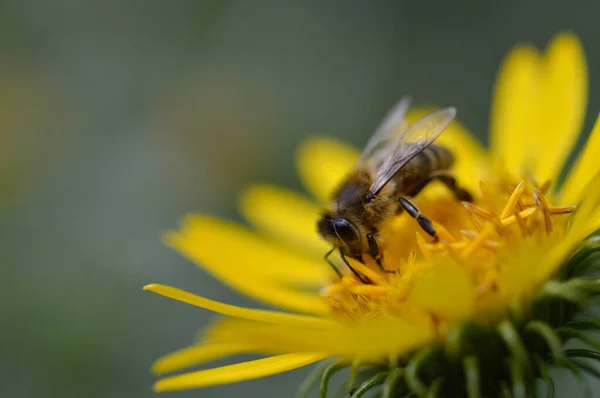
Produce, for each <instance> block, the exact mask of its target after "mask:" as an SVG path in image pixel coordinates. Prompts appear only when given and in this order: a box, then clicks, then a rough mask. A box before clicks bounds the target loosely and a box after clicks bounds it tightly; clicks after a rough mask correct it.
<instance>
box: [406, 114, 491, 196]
mask: <svg viewBox="0 0 600 398" xmlns="http://www.w3.org/2000/svg"><path fill="white" fill-rule="evenodd" d="M433 110H435V108H415V109H411V110H410V111H409V112H408V115H407V120H408V122H409V123H414V122H415V121H416V120H418V119H419V118H421V117H423V116H425V115H426V114H427V113H429V112H432V111H433ZM435 143H436V144H438V145H443V146H445V147H446V148H448V149H450V150H451V151H452V153H453V154H454V156H455V161H454V166H453V167H452V169H453V170H454V174H455V176H456V179H457V180H458V182H459V184H460V185H461V186H462V187H464V188H467V189H468V190H469V191H470V192H472V193H474V192H478V191H479V181H481V180H484V179H486V178H487V176H488V172H489V164H488V161H487V159H486V156H487V155H486V153H485V150H484V148H483V147H482V146H481V144H480V143H479V142H478V141H477V140H476V139H475V138H474V136H473V135H471V134H470V133H469V132H468V131H467V130H466V129H465V128H464V126H462V125H461V124H460V123H459V122H458V121H456V120H455V121H453V122H452V123H450V125H449V126H448V127H447V128H446V130H444V132H443V133H442V135H440V136H439V137H438V139H437V140H436V141H435Z"/></svg>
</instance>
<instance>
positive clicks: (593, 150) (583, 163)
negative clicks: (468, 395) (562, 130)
mask: <svg viewBox="0 0 600 398" xmlns="http://www.w3.org/2000/svg"><path fill="white" fill-rule="evenodd" d="M599 165H600V115H598V118H597V119H596V124H595V125H594V128H593V129H592V133H591V134H590V137H589V138H588V140H587V143H586V145H585V147H584V148H583V152H582V153H581V154H580V155H579V157H578V158H577V160H576V161H575V164H574V166H573V168H572V169H571V171H570V172H569V175H568V176H567V178H566V180H565V183H564V185H563V187H562V188H561V202H562V203H565V204H578V203H579V202H580V201H581V200H582V199H583V197H582V196H581V193H582V192H583V190H584V188H585V187H586V186H587V185H588V184H589V182H590V180H591V179H592V177H593V176H594V175H595V174H596V173H597V172H598V171H600V166H599Z"/></svg>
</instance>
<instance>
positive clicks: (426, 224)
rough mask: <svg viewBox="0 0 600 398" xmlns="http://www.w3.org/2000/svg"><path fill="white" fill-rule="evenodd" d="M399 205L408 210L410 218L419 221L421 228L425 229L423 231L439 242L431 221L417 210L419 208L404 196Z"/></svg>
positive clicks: (399, 200)
mask: <svg viewBox="0 0 600 398" xmlns="http://www.w3.org/2000/svg"><path fill="white" fill-rule="evenodd" d="M398 203H400V206H402V208H403V209H404V210H406V212H407V213H408V215H409V216H411V217H412V218H414V219H416V220H417V222H418V223H419V225H420V226H421V228H423V231H425V232H427V234H429V236H431V237H432V238H433V239H435V241H436V242H437V241H438V240H439V238H438V236H437V233H436V232H435V229H434V228H433V224H432V223H431V220H430V219H428V218H427V217H425V216H424V215H422V214H421V212H420V211H419V209H417V206H415V205H413V204H412V203H411V202H410V201H409V200H408V199H406V198H404V197H402V196H401V197H400V198H398Z"/></svg>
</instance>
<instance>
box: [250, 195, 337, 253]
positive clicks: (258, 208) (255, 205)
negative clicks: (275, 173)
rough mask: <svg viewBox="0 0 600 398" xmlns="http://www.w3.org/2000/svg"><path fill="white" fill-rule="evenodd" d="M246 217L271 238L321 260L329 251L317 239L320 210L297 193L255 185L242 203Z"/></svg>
mask: <svg viewBox="0 0 600 398" xmlns="http://www.w3.org/2000/svg"><path fill="white" fill-rule="evenodd" d="M240 207H241V210H242V213H243V214H244V216H245V217H246V218H247V219H248V220H250V221H251V222H252V223H253V224H255V225H256V226H257V227H259V228H260V229H262V230H264V231H265V232H267V233H268V234H270V235H272V236H274V237H277V238H278V239H283V240H284V241H285V242H287V243H290V244H292V245H295V246H297V247H299V248H301V249H303V250H306V249H309V250H311V251H313V252H315V253H317V254H318V255H319V256H321V257H322V256H323V254H324V253H325V252H326V251H327V250H328V246H327V244H325V242H324V241H323V240H322V239H321V238H320V237H319V236H318V233H317V227H316V224H317V220H318V218H319V212H320V210H321V209H320V208H319V207H317V206H316V205H315V204H314V203H312V202H310V201H309V200H308V199H306V198H304V197H302V196H300V195H298V194H297V193H295V192H292V191H288V190H284V189H282V188H277V187H275V186H271V185H253V186H252V187H250V188H249V189H247V190H246V191H245V192H244V193H243V195H242V197H241V200H240Z"/></svg>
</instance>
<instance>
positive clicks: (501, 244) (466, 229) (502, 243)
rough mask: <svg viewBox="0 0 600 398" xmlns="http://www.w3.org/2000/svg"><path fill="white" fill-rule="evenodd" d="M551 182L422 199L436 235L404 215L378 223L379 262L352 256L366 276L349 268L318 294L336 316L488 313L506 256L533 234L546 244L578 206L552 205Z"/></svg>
mask: <svg viewBox="0 0 600 398" xmlns="http://www.w3.org/2000/svg"><path fill="white" fill-rule="evenodd" d="M550 186H551V184H550V182H544V183H543V184H542V185H539V186H538V185H536V184H535V183H534V182H532V181H527V180H522V181H519V182H518V183H510V182H506V181H500V182H488V181H482V182H481V183H480V191H479V195H476V196H475V198H476V199H475V201H474V202H473V203H467V202H462V203H459V202H456V201H455V200H454V199H450V200H448V199H447V198H446V199H441V200H439V199H435V200H434V199H430V200H427V199H424V200H422V201H421V202H420V203H419V206H420V208H421V209H422V212H423V214H426V215H427V216H428V217H429V218H431V220H433V221H434V227H435V229H436V232H437V235H438V238H439V239H438V241H437V242H434V241H433V240H432V239H431V238H430V237H429V236H428V235H427V234H426V233H425V232H423V231H421V230H420V229H419V227H418V226H417V225H415V224H416V222H414V220H412V219H410V218H409V217H408V216H407V215H406V214H400V215H398V216H397V217H396V218H395V219H394V220H390V222H389V223H387V224H385V226H384V227H383V228H382V229H381V230H380V236H381V238H382V242H383V243H382V245H381V246H382V255H383V264H382V267H379V266H378V265H377V264H376V263H375V261H374V260H372V259H371V258H369V257H367V258H365V259H364V263H361V262H358V261H354V260H349V261H350V265H351V266H352V267H353V268H354V270H356V271H357V272H358V274H360V275H362V279H363V280H362V281H361V280H360V279H358V278H357V277H356V276H354V275H352V274H351V273H347V274H346V275H345V276H344V277H343V278H342V279H338V280H337V281H335V282H332V283H331V284H329V285H327V286H326V287H324V288H323V289H322V291H321V296H322V297H323V299H324V301H325V302H326V303H327V304H328V305H329V308H330V310H331V312H332V314H333V315H334V316H335V317H336V318H338V319H340V320H342V321H349V322H352V321H357V320H360V319H361V318H363V317H374V316H378V315H381V314H387V315H393V314H395V313H398V312H399V311H400V312H402V311H410V312H417V313H421V314H422V315H424V316H426V317H428V318H429V320H430V321H434V322H436V323H439V324H443V323H444V321H451V320H452V319H454V318H456V317H457V313H460V316H461V317H464V316H465V312H466V315H467V316H468V315H473V316H476V314H478V313H484V312H485V311H483V308H479V307H480V306H489V305H490V304H492V305H494V303H496V304H500V302H501V301H502V291H503V290H504V289H503V287H502V286H501V284H502V281H501V278H500V275H501V274H502V273H503V267H505V266H506V262H505V261H503V259H505V258H507V257H509V256H510V254H511V252H515V251H519V250H522V249H523V247H527V244H528V243H531V242H532V241H535V242H536V244H537V245H538V247H540V245H541V247H545V246H544V245H547V246H548V247H549V246H550V245H551V244H552V242H553V241H554V240H553V239H552V237H553V236H560V234H562V233H564V230H565V228H566V223H567V220H568V215H569V214H570V213H572V212H574V211H575V210H576V207H575V206H556V205H553V204H552V199H553V198H552V196H551V194H549V192H550V189H549V188H550ZM398 225H401V227H398ZM457 284H461V289H460V291H461V293H460V294H459V296H461V297H459V298H457V297H456V295H455V294H454V293H453V292H455V291H457V289H456V285H457ZM465 287H466V288H465ZM495 307H499V305H495ZM457 308H458V309H459V310H457ZM488 308H489V307H488Z"/></svg>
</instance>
